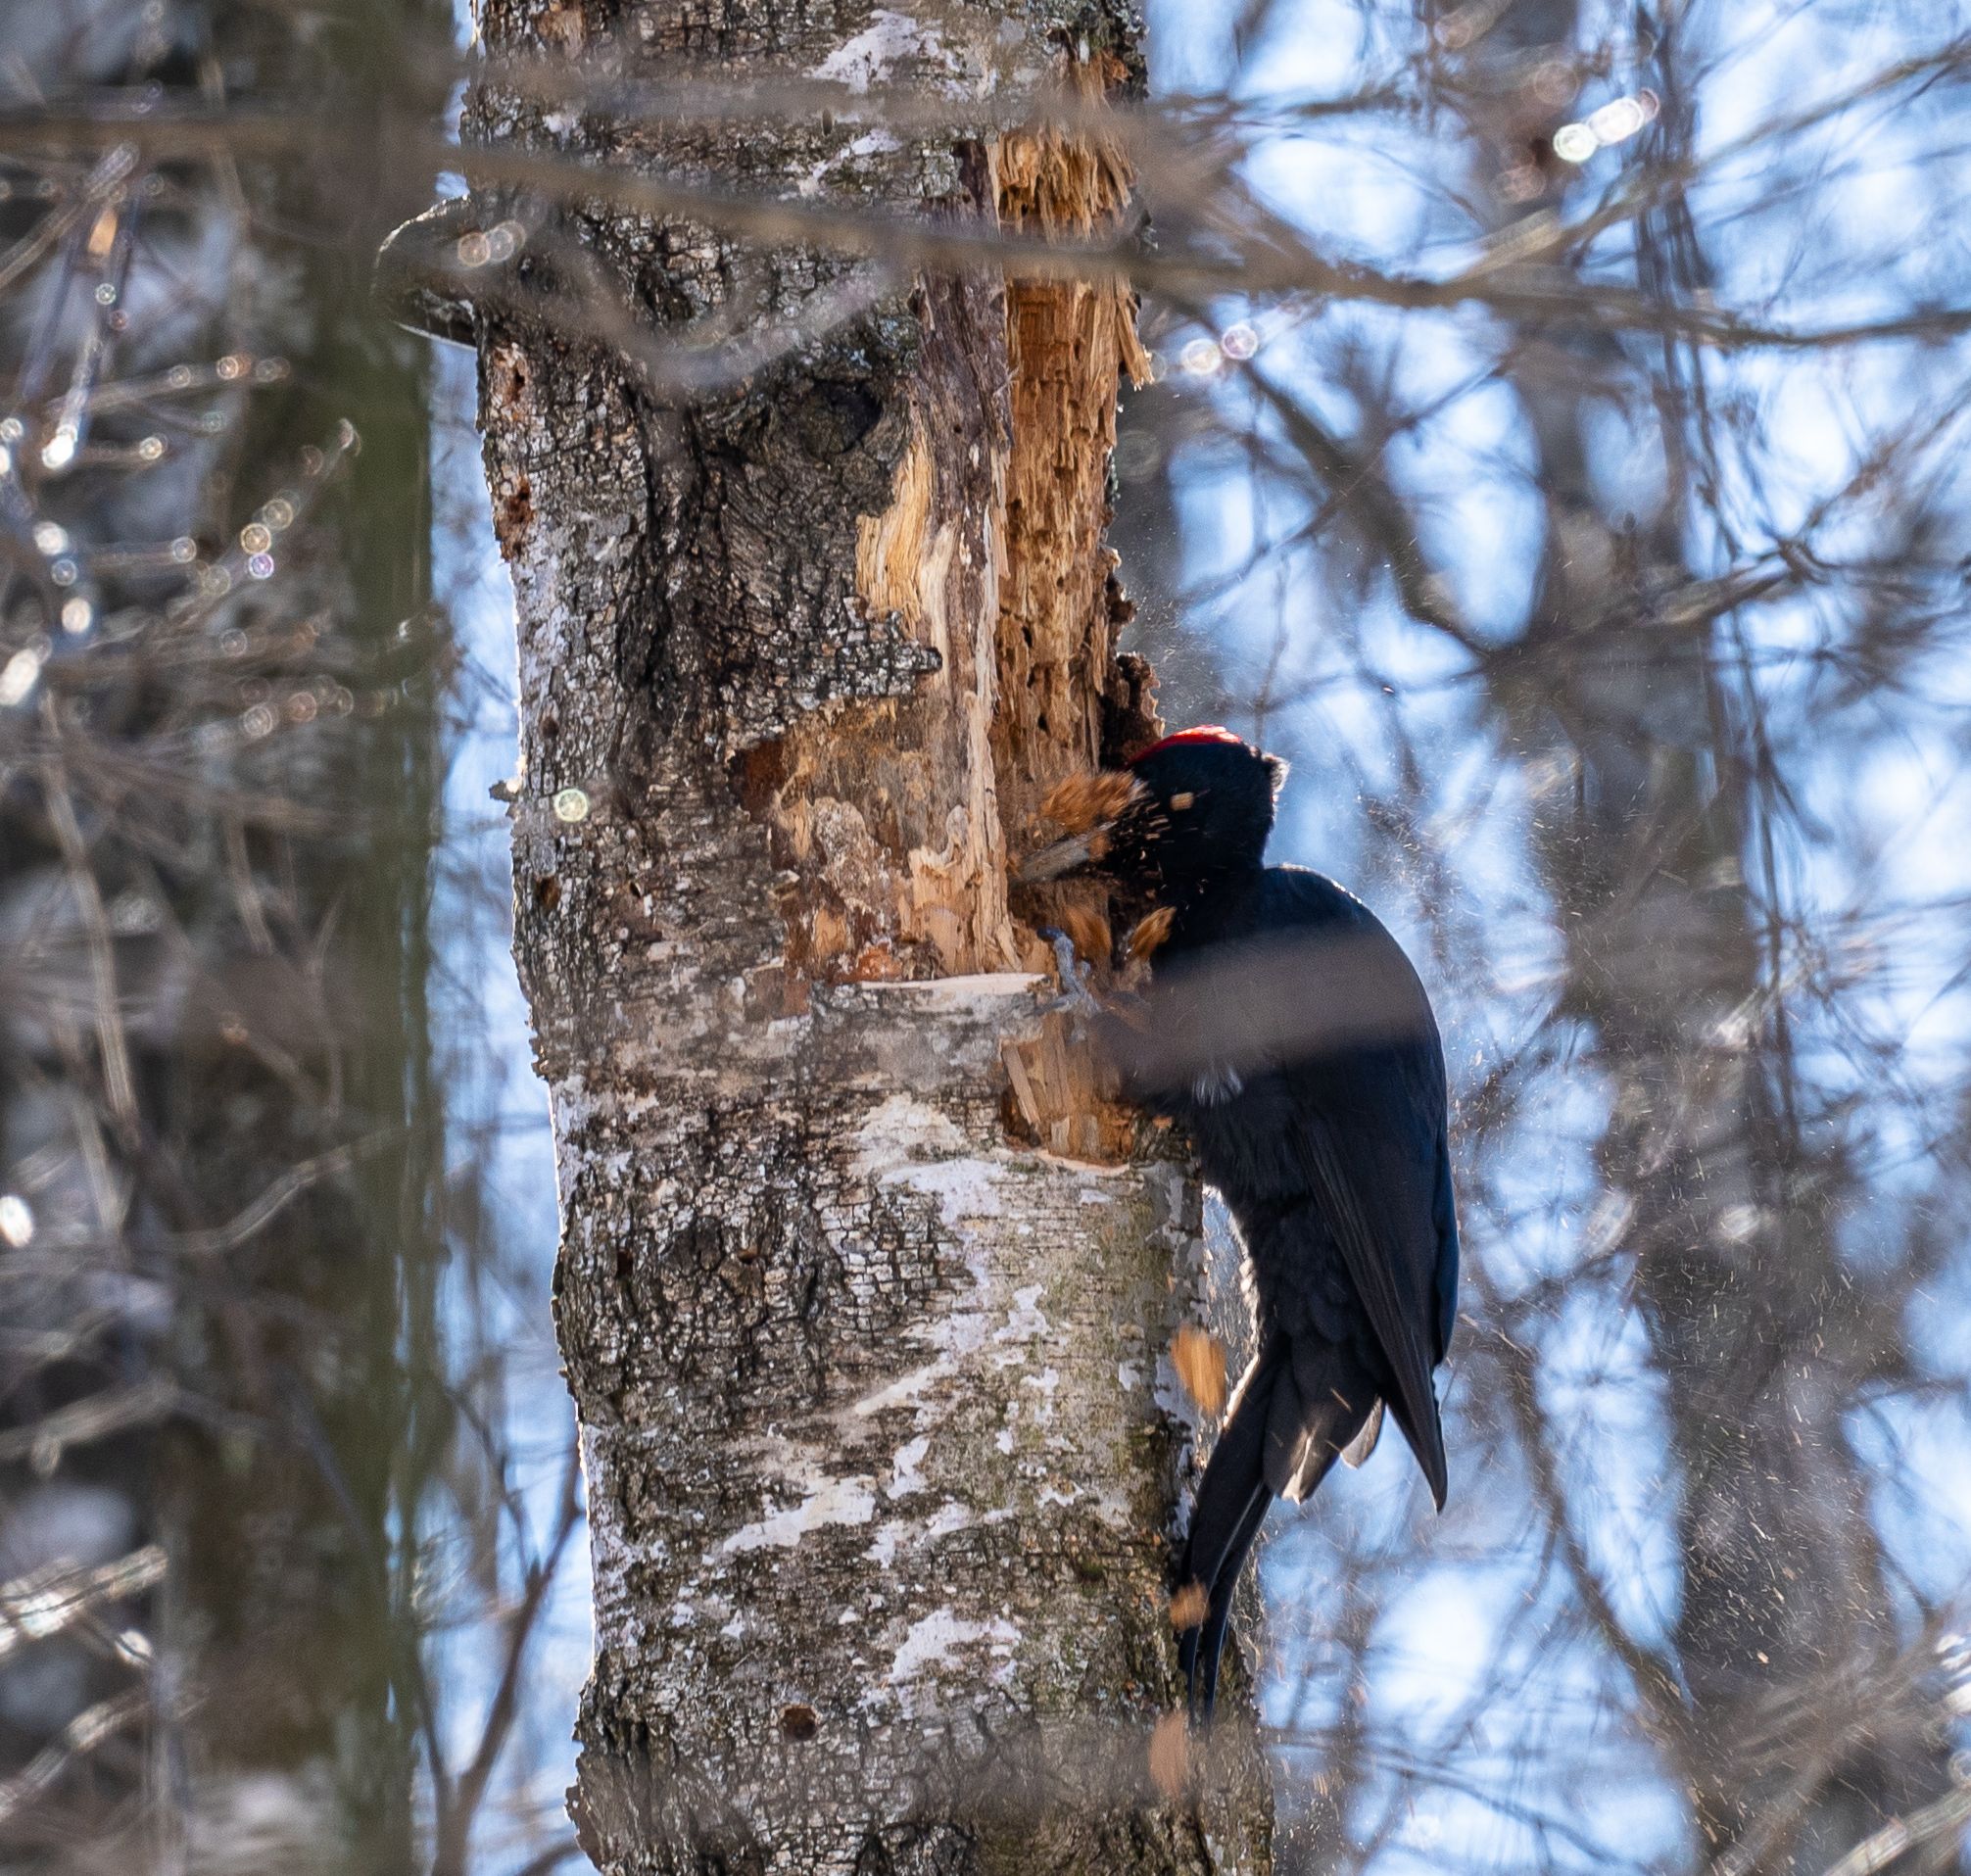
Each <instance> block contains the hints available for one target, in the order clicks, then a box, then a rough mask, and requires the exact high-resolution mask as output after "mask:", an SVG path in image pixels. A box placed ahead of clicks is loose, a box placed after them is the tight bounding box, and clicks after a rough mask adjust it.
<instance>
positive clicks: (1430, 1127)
mask: <svg viewBox="0 0 1971 1876" xmlns="http://www.w3.org/2000/svg"><path fill="white" fill-rule="evenodd" d="M1285 773H1286V771H1285V765H1284V764H1283V763H1282V762H1281V761H1280V760H1279V759H1278V758H1277V757H1276V756H1272V755H1266V754H1263V753H1261V752H1260V751H1259V750H1257V749H1254V748H1252V747H1251V746H1248V745H1247V744H1245V743H1244V742H1242V741H1241V740H1240V739H1239V738H1238V737H1236V736H1234V735H1232V733H1231V732H1230V731H1229V730H1225V729H1221V728H1219V727H1218V726H1216V725H1208V726H1205V727H1203V728H1199V729H1192V730H1184V731H1181V732H1180V733H1179V734H1178V735H1176V736H1170V737H1166V738H1165V739H1164V740H1163V741H1162V742H1160V743H1157V744H1155V745H1153V746H1151V747H1149V748H1147V749H1145V750H1144V751H1143V752H1142V753H1141V754H1139V755H1137V756H1136V757H1135V758H1134V759H1133V760H1132V761H1131V762H1130V765H1129V767H1128V768H1127V769H1125V770H1107V771H1103V772H1102V773H1100V774H1097V775H1092V776H1084V777H1077V778H1075V779H1073V780H1071V781H1069V782H1066V783H1064V784H1062V785H1061V787H1059V788H1058V789H1056V790H1055V792H1054V793H1053V794H1052V795H1050V796H1049V797H1048V801H1047V803H1046V812H1047V813H1048V815H1049V816H1050V817H1051V818H1052V819H1053V820H1054V821H1055V822H1056V823H1057V824H1058V825H1060V826H1062V827H1065V828H1066V829H1068V835H1067V838H1066V839H1064V840H1061V841H1057V842H1055V843H1054V844H1053V845H1051V846H1049V847H1046V848H1043V849H1042V850H1041V851H1040V852H1038V853H1036V854H1034V856H1033V858H1032V859H1030V860H1029V861H1028V862H1027V864H1026V866H1025V867H1023V868H1022V870H1021V875H1022V877H1023V878H1024V879H1027V880H1034V881H1037V880H1053V879H1061V878H1065V877H1068V876H1070V875H1074V874H1096V875H1099V876H1101V877H1103V878H1105V879H1107V880H1109V881H1110V882H1112V883H1113V884H1114V885H1115V886H1116V887H1117V888H1118V889H1119V890H1120V893H1121V895H1122V896H1123V897H1125V898H1127V899H1133V900H1135V901H1137V902H1138V903H1147V905H1148V906H1149V907H1150V908H1151V909H1150V910H1149V911H1148V912H1147V914H1146V915H1145V916H1144V917H1143V918H1142V919H1141V920H1139V921H1138V923H1137V924H1136V926H1135V928H1134V930H1133V932H1132V933H1131V934H1130V951H1131V952H1132V953H1133V954H1134V956H1135V957H1137V958H1139V959H1140V958H1142V957H1143V956H1145V954H1147V953H1150V952H1152V951H1153V952H1154V963H1152V964H1151V965H1150V967H1149V983H1148V987H1147V989H1146V990H1145V992H1144V993H1143V995H1142V997H1141V999H1140V1001H1138V1002H1136V1003H1135V1004H1134V1005H1133V1007H1130V1006H1129V1005H1126V1004H1125V1003H1123V1002H1122V1001H1120V1000H1119V1001H1118V1002H1116V1003H1112V1004H1110V1005H1109V1006H1107V1007H1105V1008H1104V1009H1103V1010H1102V1012H1101V1013H1100V1014H1099V1015H1098V1016H1096V1018H1095V1019H1094V1024H1093V1028H1094V1031H1095V1035H1096V1040H1097V1043H1098V1045H1099V1046H1100V1047H1101V1048H1102V1050H1103V1051H1104V1052H1105V1053H1106V1054H1107V1055H1108V1056H1109V1058H1110V1060H1111V1062H1112V1064H1113V1065H1114V1067H1115V1069H1116V1071H1117V1073H1118V1075H1119V1077H1120V1079H1121V1081H1122V1083H1123V1087H1124V1091H1125V1092H1126V1093H1127V1094H1129V1095H1130V1098H1132V1099H1134V1100H1136V1101H1138V1102H1139V1103H1141V1104H1142V1105H1144V1106H1146V1107H1148V1108H1150V1109H1151V1110H1152V1111H1153V1112H1156V1113H1160V1114H1165V1115H1169V1116H1170V1117H1172V1118H1173V1119H1175V1120H1178V1121H1181V1122H1183V1123H1184V1124H1185V1125H1186V1127H1187V1128H1188V1129H1189V1130H1190V1134H1191V1137H1192V1139H1193V1140H1194V1141H1195V1143H1196V1147H1197V1153H1198V1160H1199V1164H1200V1167H1201V1170H1202V1171H1203V1174H1204V1177H1205V1179H1206V1181H1207V1182H1208V1183H1209V1184H1211V1185H1212V1186H1214V1187H1216V1188H1217V1190H1218V1192H1219V1193H1220V1194H1221V1196H1222V1197H1223V1198H1224V1200H1225V1202H1226V1208H1227V1209H1228V1210H1229V1211H1230V1213H1231V1216H1232V1219H1233V1221H1234V1223H1235V1224H1236V1226H1237V1227H1238V1234H1239V1238H1240V1241H1241V1243H1242V1245H1243V1247H1244V1253H1245V1256H1244V1275H1245V1289H1246V1295H1247V1299H1248V1301H1249V1303H1250V1304H1251V1307H1252V1312H1253V1326H1254V1330H1255V1337H1254V1346H1255V1348H1256V1349H1257V1351H1258V1352H1257V1354H1255V1356H1254V1357H1253V1361H1252V1365H1251V1366H1250V1367H1249V1368H1248V1369H1247V1370H1246V1371H1245V1374H1244V1376H1243V1378H1242V1379H1241V1380H1240V1381H1239V1384H1238V1388H1237V1390H1236V1392H1235V1393H1234V1394H1233V1396H1232V1400H1231V1405H1230V1409H1229V1412H1228V1414H1227V1416H1226V1420H1225V1423H1224V1426H1223V1427H1222V1429H1221V1430H1220V1433H1219V1437H1218V1443H1217V1444H1216V1445H1215V1446H1214V1447H1213V1448H1212V1454H1211V1459H1210V1462H1209V1463H1208V1464H1207V1465H1206V1467H1205V1473H1204V1477H1203V1479H1202V1481H1201V1482H1200V1484H1199V1486H1198V1495H1197V1505H1196V1508H1195V1509H1194V1510H1193V1512H1192V1514H1191V1525H1190V1534H1189V1537H1188V1539H1187V1541H1186V1544H1185V1548H1184V1555H1183V1559H1182V1562H1181V1564H1180V1566H1179V1569H1178V1586H1179V1587H1178V1595H1177V1597H1176V1598H1175V1599H1174V1601H1173V1613H1174V1618H1175V1619H1177V1620H1178V1622H1179V1623H1180V1625H1181V1628H1182V1633H1181V1640H1180V1644H1179V1660H1181V1662H1182V1665H1183V1668H1184V1671H1185V1674H1186V1676H1187V1679H1188V1683H1189V1689H1190V1705H1191V1710H1192V1713H1193V1715H1194V1716H1196V1717H1199V1718H1201V1719H1202V1718H1209V1716H1210V1714H1211V1709H1212V1704H1213V1700H1214V1697H1215V1695H1216V1691H1217V1685H1218V1667H1219V1658H1220V1655H1221V1653H1222V1652H1223V1650H1224V1646H1225V1634H1226V1619H1227V1617H1228V1615H1229V1612H1230V1609H1231V1598H1232V1589H1233V1586H1234V1585H1235V1584H1236V1582H1237V1581H1238V1576H1239V1571H1240V1569H1241V1567H1242V1566H1243V1564H1244V1563H1245V1559H1246V1556H1247V1553H1248V1552H1249V1551H1250V1550H1251V1549H1252V1546H1253V1542H1254V1540H1255V1539H1256V1538H1257V1537H1258V1535H1259V1529H1260V1525H1261V1524H1262V1522H1263V1521H1264V1520H1265V1517H1266V1513H1267V1508H1268V1507H1269V1505H1271V1503H1272V1502H1273V1500H1274V1498H1275V1497H1280V1498H1287V1499H1292V1500H1294V1501H1295V1502H1296V1503H1298V1502H1300V1501H1302V1500H1304V1499H1305V1498H1306V1497H1307V1496H1308V1495H1309V1494H1310V1493H1311V1492H1312V1491H1313V1490H1314V1489H1315V1487H1316V1486H1317V1485H1319V1484H1320V1483H1321V1481H1322V1478H1323V1477H1324V1476H1325V1475H1326V1473H1327V1470H1328V1468H1329V1467H1331V1466H1332V1465H1333V1464H1334V1461H1335V1459H1336V1457H1337V1456H1345V1457H1347V1458H1348V1459H1349V1460H1350V1461H1351V1462H1352V1463H1354V1464H1356V1465H1360V1464H1361V1463H1362V1461H1363V1460H1364V1459H1366V1458H1367V1457H1368V1455H1369V1452H1370V1449H1371V1448H1372V1447H1373V1446H1374V1443H1375V1438H1376V1435H1377V1433H1378V1432H1379V1431H1380V1429H1381V1423H1382V1410H1383V1407H1384V1405H1385V1404H1386V1405H1387V1407H1388V1410H1389V1412H1390V1413H1391V1414H1393V1415H1394V1416H1395V1418H1396V1423H1397V1424H1398V1425H1399V1426H1400V1427H1402V1429H1403V1432H1404V1435H1405V1437H1406V1438H1407V1439H1408V1440H1409V1442H1410V1448H1411V1451H1412V1452H1413V1453H1415V1454H1416V1456H1417V1463H1418V1466H1420V1467H1422V1469H1423V1476H1424V1478H1425V1479H1426V1480H1427V1481H1428V1483H1429V1486H1430V1495H1431V1497H1432V1498H1433V1499H1434V1500H1435V1501H1436V1504H1437V1507H1438V1509H1439V1510H1440V1511H1441V1510H1442V1509H1443V1507H1444V1492H1445V1467H1444V1432H1443V1428H1442V1426H1441V1425H1440V1424H1439V1421H1438V1416H1437V1399H1436V1395H1435V1393H1434V1392H1433V1390H1432V1385H1431V1372H1432V1371H1433V1370H1434V1369H1435V1368H1437V1367H1438V1366H1439V1364H1441V1363H1442V1362H1443V1360H1444V1355H1445V1350H1446V1348H1447V1347H1448V1345H1449V1343H1450V1340H1451V1328H1452V1323H1453V1321H1454V1319H1455V1317H1456V1314H1457V1307H1458V1218H1457V1210H1456V1206H1455V1204H1454V1202H1453V1199H1452V1192H1451V1159H1450V1152H1449V1148H1448V1143H1447V1139H1446V1096H1445V1082H1444V1049H1443V1044H1442V1042H1441V1041H1440V1040H1439V1038H1438V1034H1437V1024H1436V1021H1435V1019H1434V1018H1433V1017H1432V1015H1431V1012H1430V1004H1429V1001H1428V999H1427V998H1426V997H1425V995H1424V993H1423V986H1422V985H1421V984H1420V983H1418V977H1417V973H1416V971H1415V970H1414V969H1413V968H1412V966H1411V963H1410V960H1409V959H1408V958H1407V957H1406V956H1405V955H1404V954H1403V950H1402V947H1401V946H1400V945H1398V943H1397V942H1396V940H1395V939H1394V938H1391V937H1390V935H1389V933H1388V931H1387V930H1386V929H1385V928H1384V927H1383V925H1382V923H1381V922H1380V920H1378V919H1377V918H1376V917H1375V915H1374V914H1373V913H1372V912H1370V909H1369V908H1368V907H1367V906H1366V905H1364V904H1363V903H1362V901H1361V900H1360V899H1358V898H1356V897H1355V896H1354V894H1353V893H1351V892H1348V891H1346V890H1343V889H1342V888H1341V887H1339V886H1337V885H1336V884H1335V883H1334V882H1333V881H1332V880H1329V879H1325V878H1323V877H1322V875H1321V874H1319V873H1313V872H1309V871H1307V870H1306V869H1305V868H1302V867H1297V866H1268V865H1266V864H1265V855H1266V843H1267V837H1268V836H1269V835H1270V834H1271V833H1272V831H1273V820H1274V796H1275V794H1276V793H1277V791H1278V788H1279V785H1280V783H1281V781H1282V780H1283V779H1284V777H1285Z"/></svg>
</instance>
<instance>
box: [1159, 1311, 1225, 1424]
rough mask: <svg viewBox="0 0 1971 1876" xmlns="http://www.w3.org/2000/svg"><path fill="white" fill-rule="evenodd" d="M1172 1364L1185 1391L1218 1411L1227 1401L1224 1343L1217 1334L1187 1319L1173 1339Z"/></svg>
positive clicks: (1208, 1410) (1208, 1409) (1209, 1411)
mask: <svg viewBox="0 0 1971 1876" xmlns="http://www.w3.org/2000/svg"><path fill="white" fill-rule="evenodd" d="M1171 1366H1172V1367H1173V1368H1175V1369H1176V1370H1177V1371H1178V1380H1180V1381H1181V1382H1182V1383H1183V1386H1184V1392H1185V1393H1186V1394H1188V1395H1189V1396H1190V1397H1191V1399H1192V1400H1194V1401H1196V1402H1197V1404H1198V1405H1199V1406H1200V1407H1201V1408H1203V1409H1204V1411H1205V1412H1206V1413H1207V1414H1216V1413H1219V1412H1221V1411H1222V1410H1223V1408H1224V1407H1225V1404H1226V1352H1225V1345H1224V1344H1223V1343H1222V1342H1221V1341H1220V1340H1219V1338H1218V1337H1217V1336H1216V1335H1209V1334H1207V1333H1206V1332H1205V1331H1204V1330H1203V1329H1201V1328H1193V1327H1192V1326H1191V1324H1190V1323H1185V1324H1184V1326H1183V1327H1182V1328H1180V1329H1178V1332H1177V1335H1176V1337H1175V1338H1174V1339H1173V1340H1172V1342H1171Z"/></svg>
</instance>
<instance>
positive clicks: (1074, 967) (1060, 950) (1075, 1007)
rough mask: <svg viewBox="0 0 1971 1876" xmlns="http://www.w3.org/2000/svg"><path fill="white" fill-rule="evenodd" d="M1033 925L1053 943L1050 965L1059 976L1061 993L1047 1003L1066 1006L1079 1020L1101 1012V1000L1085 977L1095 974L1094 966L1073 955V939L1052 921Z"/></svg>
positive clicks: (1060, 1007)
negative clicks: (1097, 997)
mask: <svg viewBox="0 0 1971 1876" xmlns="http://www.w3.org/2000/svg"><path fill="white" fill-rule="evenodd" d="M1037 929H1038V931H1039V934H1040V936H1041V937H1042V938H1045V939H1046V940H1047V942H1048V943H1049V944H1051V945H1052V946H1053V947H1054V969H1055V971H1056V972H1057V973H1058V974H1059V976H1060V979H1061V994H1060V995H1059V996H1058V997H1056V998H1055V999H1054V1001H1053V1002H1052V1003H1050V1004H1049V1005H1048V1006H1047V1007H1048V1008H1049V1009H1054V1010H1066V1011H1067V1012H1068V1013H1069V1015H1071V1016H1073V1017H1075V1018H1077V1019H1078V1020H1079V1021H1080V1022H1082V1023H1092V1022H1093V1021H1094V1020H1095V1018H1096V1017H1098V1016H1100V1015H1101V1014H1102V1006H1101V1004H1100V1003H1099V1002H1098V1001H1097V1000H1096V997H1095V993H1094V992H1093V991H1092V990H1091V989H1089V988H1088V980H1089V979H1090V978H1091V977H1093V976H1094V974H1095V969H1094V966H1093V965H1092V964H1083V963H1082V960H1081V959H1080V958H1078V957H1077V956H1076V955H1075V940H1074V939H1073V938H1070V937H1069V936H1068V935H1067V933H1065V932H1063V931H1061V930H1059V929H1058V928H1056V927H1055V926H1052V925H1042V926H1040V927H1038V928H1037Z"/></svg>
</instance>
